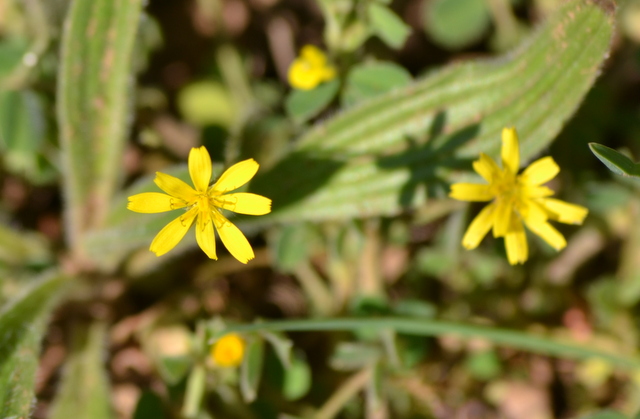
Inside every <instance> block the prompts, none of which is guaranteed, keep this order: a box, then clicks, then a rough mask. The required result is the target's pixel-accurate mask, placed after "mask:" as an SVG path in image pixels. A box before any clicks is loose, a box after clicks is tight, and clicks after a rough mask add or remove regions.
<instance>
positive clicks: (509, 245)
mask: <svg viewBox="0 0 640 419" xmlns="http://www.w3.org/2000/svg"><path fill="white" fill-rule="evenodd" d="M504 245H505V247H506V249H507V259H508V260H509V263H510V264H511V265H516V264H518V263H524V262H525V261H526V260H527V259H528V258H529V246H528V245H527V235H526V233H525V232H524V228H523V227H522V223H521V222H520V221H514V222H513V223H512V224H511V228H510V231H509V233H507V234H506V235H505V236H504Z"/></svg>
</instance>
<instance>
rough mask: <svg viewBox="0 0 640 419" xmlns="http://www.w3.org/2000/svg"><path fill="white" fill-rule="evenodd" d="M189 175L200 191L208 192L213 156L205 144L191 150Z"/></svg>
mask: <svg viewBox="0 0 640 419" xmlns="http://www.w3.org/2000/svg"><path fill="white" fill-rule="evenodd" d="M189 175H191V181H192V182H193V186H195V187H196V191H198V192H206V191H207V189H208V188H209V182H211V157H210V156H209V152H208V151H207V149H206V148H205V147H204V146H201V147H198V148H195V147H194V148H192V149H191V151H190V152H189Z"/></svg>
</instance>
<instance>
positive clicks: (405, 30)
mask: <svg viewBox="0 0 640 419" xmlns="http://www.w3.org/2000/svg"><path fill="white" fill-rule="evenodd" d="M367 12H368V14H369V23H370V24H371V27H372V28H373V32H374V33H375V34H376V35H378V36H379V37H380V39H382V40H383V41H384V43H385V44H387V45H389V46H390V47H391V48H395V49H399V48H401V47H402V46H403V45H404V43H405V42H406V41H407V37H408V36H409V34H410V33H411V27H410V26H408V25H407V24H406V23H404V22H403V21H402V19H400V18H399V17H398V15H396V14H395V13H393V12H392V11H391V9H389V8H387V7H385V6H382V5H380V4H376V3H370V4H369V7H368V9H367Z"/></svg>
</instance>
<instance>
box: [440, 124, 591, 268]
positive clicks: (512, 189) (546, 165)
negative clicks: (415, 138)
mask: <svg viewBox="0 0 640 419" xmlns="http://www.w3.org/2000/svg"><path fill="white" fill-rule="evenodd" d="M519 147H520V146H519V144H518V134H517V133H516V130H515V128H504V129H503V130H502V152H501V155H502V169H501V168H500V167H499V166H498V164H497V163H496V162H495V161H494V160H493V159H492V158H491V157H489V156H487V155H486V154H484V153H480V159H478V160H476V161H475V162H473V168H474V170H475V171H476V172H478V174H479V175H480V176H482V177H483V178H484V179H485V180H486V181H487V182H489V184H488V185H479V184H472V183H456V184H454V185H451V192H450V193H449V196H450V197H452V198H455V199H459V200H461V201H492V202H491V203H490V204H489V205H487V206H486V207H485V208H484V209H483V210H482V211H480V214H478V215H477V216H476V218H475V219H474V220H473V221H472V222H471V225H470V226H469V228H468V229H467V231H466V233H465V235H464V237H463V238H462V245H463V246H464V247H465V248H467V249H474V248H476V247H477V246H478V245H479V244H480V241H482V239H483V238H484V236H485V235H486V234H487V233H488V232H489V230H491V229H492V228H493V236H494V237H504V239H505V246H506V248H507V258H508V259H509V263H510V264H512V265H515V264H517V263H524V262H525V261H526V260H527V258H528V254H529V249H528V246H527V238H526V235H525V231H524V227H523V224H522V223H523V222H524V224H525V225H526V226H527V227H528V228H529V230H531V231H532V232H533V233H535V234H537V235H538V236H540V237H541V238H542V239H543V240H544V241H546V242H547V243H549V245H551V247H553V248H555V249H556V250H560V249H562V248H563V247H565V246H566V245H567V242H566V241H565V239H564V237H563V236H562V234H560V232H558V230H556V229H555V228H554V227H553V226H552V225H551V224H549V222H548V221H549V220H554V221H559V222H561V223H567V224H582V221H583V220H584V218H585V217H586V216H587V213H588V210H587V209H586V208H584V207H581V206H579V205H573V204H569V203H567V202H564V201H560V200H558V199H553V198H548V197H549V196H551V195H553V191H552V190H551V189H549V188H547V187H546V186H542V184H544V183H546V182H548V181H550V180H551V179H553V178H554V177H555V176H556V175H557V174H558V172H559V171H560V168H559V167H558V165H557V164H556V162H555V161H554V160H553V159H552V158H551V157H543V158H541V159H539V160H536V161H535V162H533V163H531V165H530V166H529V167H527V168H526V169H525V170H524V172H522V174H520V175H518V169H519V167H520V149H519Z"/></svg>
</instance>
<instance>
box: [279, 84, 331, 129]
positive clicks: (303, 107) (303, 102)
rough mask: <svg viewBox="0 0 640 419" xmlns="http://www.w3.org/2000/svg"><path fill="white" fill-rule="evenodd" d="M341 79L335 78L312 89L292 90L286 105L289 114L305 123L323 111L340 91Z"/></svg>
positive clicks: (298, 121)
mask: <svg viewBox="0 0 640 419" xmlns="http://www.w3.org/2000/svg"><path fill="white" fill-rule="evenodd" d="M339 87H340V81H339V80H338V79H334V80H331V81H328V82H326V83H322V84H320V85H319V86H318V87H316V88H315V89H311V90H296V89H294V90H292V91H291V92H290V93H289V96H287V99H286V102H285V104H284V107H285V109H286V111H287V114H288V115H289V116H290V117H291V118H292V119H293V120H294V121H295V122H296V123H298V124H303V123H305V122H306V121H308V120H309V119H311V118H313V117H314V116H316V115H317V114H318V113H320V111H322V110H323V109H324V108H325V107H327V105H328V104H329V103H331V101H332V100H333V98H334V97H336V94H337V93H338V88H339Z"/></svg>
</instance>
